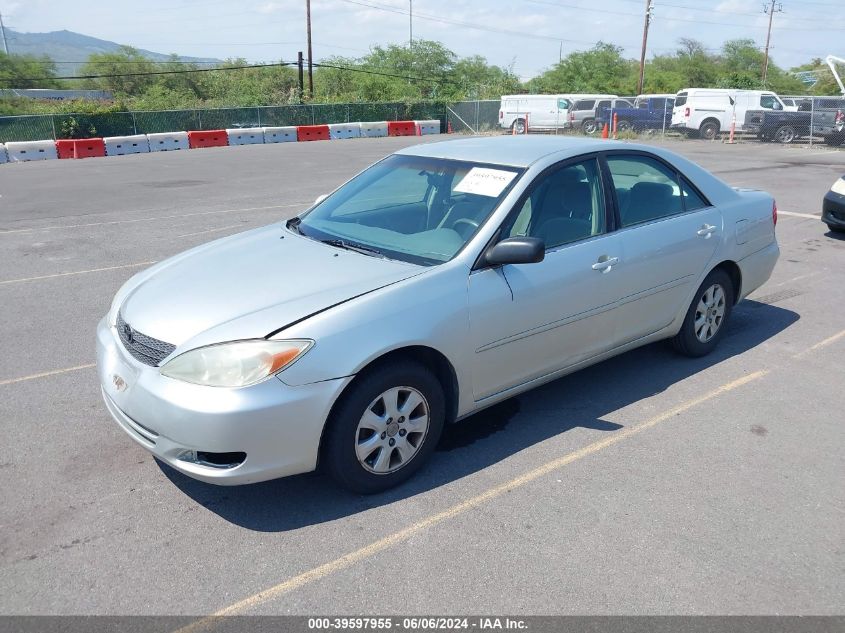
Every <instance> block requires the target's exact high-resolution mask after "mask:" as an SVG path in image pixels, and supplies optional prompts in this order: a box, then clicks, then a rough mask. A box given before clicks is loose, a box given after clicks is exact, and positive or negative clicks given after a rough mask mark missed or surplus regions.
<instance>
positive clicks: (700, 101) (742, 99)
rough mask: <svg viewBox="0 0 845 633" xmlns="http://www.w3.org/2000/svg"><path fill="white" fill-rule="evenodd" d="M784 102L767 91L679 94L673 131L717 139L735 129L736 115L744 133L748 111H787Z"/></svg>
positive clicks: (701, 90) (694, 90) (695, 90)
mask: <svg viewBox="0 0 845 633" xmlns="http://www.w3.org/2000/svg"><path fill="white" fill-rule="evenodd" d="M785 109H786V107H785V106H784V103H783V101H781V99H780V97H778V96H777V95H776V94H775V93H774V92H769V91H767V90H723V89H715V88H713V89H710V88H707V89H705V88H687V89H686V90H681V91H680V92H679V93H678V94H677V95H675V107H674V109H673V110H672V128H673V129H676V130H681V131H683V132H686V133H687V135H689V136H695V135H699V136H701V138H704V139H714V138H716V137H717V136H719V133H720V132H727V131H729V130H730V129H731V121H732V120H733V118H734V115H736V130H737V131H742V125H743V123H744V122H745V111H746V110H785Z"/></svg>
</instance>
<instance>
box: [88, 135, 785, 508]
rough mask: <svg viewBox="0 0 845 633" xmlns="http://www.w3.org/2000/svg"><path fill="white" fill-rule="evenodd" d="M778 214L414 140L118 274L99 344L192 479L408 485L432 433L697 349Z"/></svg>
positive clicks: (618, 147) (675, 175)
mask: <svg viewBox="0 0 845 633" xmlns="http://www.w3.org/2000/svg"><path fill="white" fill-rule="evenodd" d="M776 222H777V208H776V206H775V204H774V201H773V200H772V198H771V197H770V196H769V195H768V194H766V193H763V192H759V191H750V190H741V191H740V190H735V189H732V188H730V187H729V186H727V185H726V184H725V183H723V182H722V181H720V180H718V179H717V178H715V177H714V176H713V175H711V174H710V173H708V172H707V171H705V170H704V169H702V168H701V167H698V166H697V165H695V164H693V163H691V162H689V161H687V160H686V159H684V158H682V157H680V156H677V155H675V154H673V153H671V152H669V151H666V150H663V149H658V148H653V147H646V146H640V145H634V144H626V143H616V142H608V141H598V140H596V141H593V140H583V139H581V140H579V139H560V138H557V137H510V136H506V137H498V138H468V139H462V140H454V141H446V142H438V143H431V144H426V145H416V146H414V147H411V148H408V149H404V150H401V151H399V152H397V153H395V154H393V155H391V156H388V157H386V158H385V159H383V160H382V161H380V162H378V163H376V164H375V165H373V166H372V167H370V168H368V169H367V170H365V171H364V172H362V173H360V174H359V175H357V176H355V177H354V178H352V179H351V180H350V181H348V182H347V183H346V184H344V185H343V186H341V187H340V188H338V189H337V190H335V191H334V192H333V193H331V194H330V195H328V196H326V197H321V199H319V200H318V202H317V203H315V204H314V205H313V206H312V207H311V208H310V209H309V210H308V211H307V212H305V213H303V214H302V215H301V216H299V217H296V218H293V219H292V220H289V221H287V222H286V223H284V224H273V225H271V226H267V227H264V228H259V229H255V230H252V231H248V232H246V233H242V234H239V235H234V236H231V237H227V238H224V239H221V240H217V241H215V242H212V243H210V244H206V245H203V246H200V247H198V248H194V249H192V250H190V251H187V252H185V253H182V254H180V255H177V256H175V257H172V258H170V259H168V260H166V261H163V262H161V263H159V264H157V265H155V266H153V267H151V268H149V269H147V270H145V271H144V272H141V273H140V274H138V275H136V276H135V277H133V278H132V279H130V280H129V281H128V282H127V283H126V284H125V285H124V286H123V287H122V288H121V289H120V291H119V292H118V293H117V295H116V296H115V298H114V301H113V303H112V307H111V309H110V311H109V313H108V314H107V315H106V316H105V318H103V320H102V321H101V322H100V324H99V326H98V328H97V360H98V367H99V377H100V381H101V385H102V393H103V398H104V400H105V403H106V406H107V408H108V410H109V411H110V413H111V415H112V416H113V417H114V419H115V420H116V421H117V423H118V424H119V425H120V426H121V427H122V428H123V429H124V430H125V431H126V433H127V434H128V435H129V436H130V437H131V438H133V439H134V440H135V441H136V442H138V443H139V444H141V445H142V446H144V447H145V448H147V449H148V450H149V451H150V452H152V453H153V454H154V455H155V456H156V457H158V458H159V459H160V460H162V461H164V462H166V463H167V464H170V465H171V466H172V467H174V468H176V469H177V470H179V471H181V472H183V473H185V474H187V475H189V476H191V477H195V478H197V479H200V480H203V481H206V482H211V483H216V484H243V483H249V482H256V481H262V480H267V479H272V478H276V477H282V476H286V475H292V474H295V473H302V472H307V471H311V470H314V469H315V468H316V467H317V466H318V465H320V466H321V467H324V468H325V469H326V470H327V471H328V472H329V473H330V474H331V475H332V476H333V477H334V478H335V479H336V480H337V481H338V482H339V483H340V484H342V485H343V486H346V487H347V488H349V489H351V490H354V491H358V492H365V493H370V492H376V491H379V490H384V489H386V488H389V487H391V486H394V485H396V484H398V483H399V482H401V481H403V480H405V479H407V478H408V477H409V476H410V475H412V474H413V473H414V472H415V471H416V470H417V469H418V468H420V467H421V466H422V465H423V464H424V463H425V461H426V460H427V459H428V457H429V456H430V455H431V453H432V451H433V450H434V448H435V445H436V444H437V442H438V439H439V437H440V434H441V432H442V430H443V427H444V425H445V424H452V423H459V422H460V420H461V419H462V418H465V417H466V416H469V415H470V414H473V413H476V412H478V411H480V410H482V409H484V408H485V407H488V406H490V405H492V404H495V403H497V402H500V401H502V400H504V399H506V398H510V397H512V396H514V395H516V394H519V393H521V392H524V391H526V390H528V389H532V388H534V387H536V386H538V385H541V384H543V383H546V382H548V381H550V380H554V379H555V378H558V377H560V376H563V375H565V374H567V373H570V372H573V371H576V370H578V369H580V368H582V367H585V366H587V365H590V364H593V363H596V362H599V361H601V360H603V359H606V358H609V357H611V356H614V355H616V354H620V353H622V352H625V351H627V350H630V349H632V348H634V347H637V346H640V345H644V344H646V343H650V342H652V341H657V340H659V339H671V340H672V341H673V343H674V345H675V347H676V348H677V349H678V351H680V352H681V353H683V354H687V355H690V356H700V355H703V354H706V353H708V352H710V351H711V350H712V349H713V348H714V346H715V345H716V344H717V343H718V341H719V339H720V338H721V336H722V335H723V334H724V331H725V327H726V324H727V323H728V321H729V320H730V316H731V309H732V308H733V306H734V305H735V304H736V303H737V302H738V301H740V300H742V299H743V298H744V297H745V296H746V295H748V294H749V293H750V292H752V291H753V290H755V289H756V288H758V287H759V286H760V285H761V284H763V283H764V282H765V281H766V280H767V279H768V278H769V276H770V274H771V272H772V269H773V267H774V265H775V262H776V260H777V258H778V246H777V241H776V238H775V224H776Z"/></svg>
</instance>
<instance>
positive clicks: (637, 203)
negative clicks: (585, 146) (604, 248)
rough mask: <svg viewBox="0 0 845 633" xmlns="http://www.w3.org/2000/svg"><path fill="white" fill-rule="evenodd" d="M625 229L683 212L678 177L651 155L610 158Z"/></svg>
mask: <svg viewBox="0 0 845 633" xmlns="http://www.w3.org/2000/svg"><path fill="white" fill-rule="evenodd" d="M607 165H608V167H609V168H610V175H611V177H612V178H613V187H614V188H615V189H616V198H617V200H618V201H619V218H620V220H621V222H622V226H623V227H628V226H634V225H636V224H642V223H644V222H651V221H652V220H659V219H661V218H666V217H669V216H672V215H677V214H678V213H681V212H683V210H684V206H683V201H682V200H681V190H680V187H679V186H678V174H676V173H675V171H674V170H672V169H669V168H668V167H666V166H665V165H664V164H663V163H661V162H660V161H657V160H654V159H653V158H649V157H648V156H637V155H632V156H613V155H611V156H608V157H607Z"/></svg>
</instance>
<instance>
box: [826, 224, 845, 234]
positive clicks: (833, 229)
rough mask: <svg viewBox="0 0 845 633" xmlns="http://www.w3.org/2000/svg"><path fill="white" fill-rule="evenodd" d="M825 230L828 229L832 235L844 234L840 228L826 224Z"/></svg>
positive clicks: (844, 229) (843, 230)
mask: <svg viewBox="0 0 845 633" xmlns="http://www.w3.org/2000/svg"><path fill="white" fill-rule="evenodd" d="M827 228H828V229H829V230H830V231H831V232H832V233H845V228H842V227H841V226H835V225H833V224H828V225H827Z"/></svg>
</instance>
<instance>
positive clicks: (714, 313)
mask: <svg viewBox="0 0 845 633" xmlns="http://www.w3.org/2000/svg"><path fill="white" fill-rule="evenodd" d="M733 297H734V287H733V282H732V281H731V278H730V276H728V274H727V273H726V272H725V271H724V270H722V269H721V268H717V269H715V270H713V271H711V272H710V274H709V275H707V277H706V278H705V279H704V281H703V282H702V284H701V286H700V287H699V289H698V292H696V293H695V297H694V298H693V300H692V303H691V304H690V307H689V310H688V311H687V315H686V317H685V318H684V323H683V325H682V326H681V330H680V331H679V332H678V333H677V334H676V335H675V337H674V338H673V339H672V344H673V345H674V347H675V349H676V350H677V351H678V352H680V353H681V354H684V355H686V356H693V357H696V356H704V355H705V354H709V353H710V352H712V351H713V348H715V347H716V344H717V343H718V342H719V339H721V338H722V335H723V334H724V331H725V324H726V323H727V321H728V319H729V318H730V316H731V310H732V309H733Z"/></svg>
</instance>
